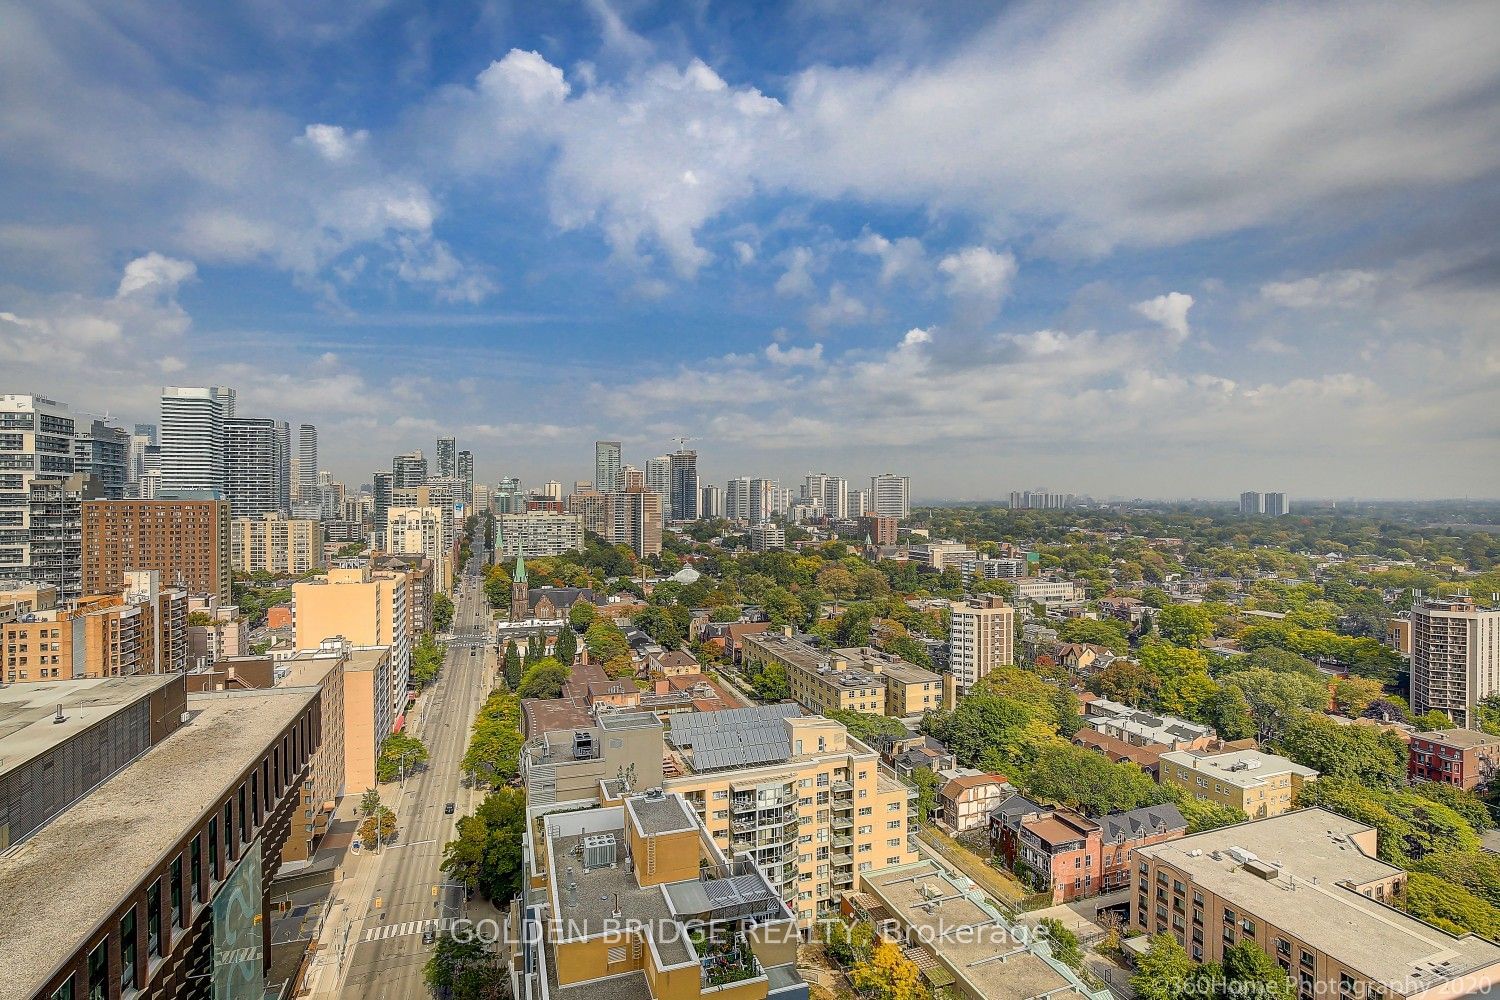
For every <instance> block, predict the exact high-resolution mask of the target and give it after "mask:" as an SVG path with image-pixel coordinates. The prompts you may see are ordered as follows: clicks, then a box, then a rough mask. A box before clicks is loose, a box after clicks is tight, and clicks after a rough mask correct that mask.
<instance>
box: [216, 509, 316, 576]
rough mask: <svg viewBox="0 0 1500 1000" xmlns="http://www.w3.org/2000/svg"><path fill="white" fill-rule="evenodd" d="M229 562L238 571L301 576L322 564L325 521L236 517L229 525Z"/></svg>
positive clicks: (266, 516) (265, 515)
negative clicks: (323, 522)
mask: <svg viewBox="0 0 1500 1000" xmlns="http://www.w3.org/2000/svg"><path fill="white" fill-rule="evenodd" d="M229 562H230V565H231V566H233V567H234V571H235V572H236V573H260V572H266V573H285V574H288V575H291V576H301V575H302V574H303V573H306V572H307V571H308V570H312V569H317V568H319V567H321V566H322V565H323V524H322V522H320V521H314V520H311V519H308V518H299V517H293V518H286V517H280V516H278V515H276V514H263V515H261V516H260V517H237V518H235V519H234V520H233V521H231V522H230V525H229Z"/></svg>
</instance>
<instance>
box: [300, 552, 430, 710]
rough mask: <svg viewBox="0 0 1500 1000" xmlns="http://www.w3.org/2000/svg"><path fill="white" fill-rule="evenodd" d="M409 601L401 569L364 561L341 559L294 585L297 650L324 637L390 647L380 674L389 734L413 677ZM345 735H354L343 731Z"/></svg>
mask: <svg viewBox="0 0 1500 1000" xmlns="http://www.w3.org/2000/svg"><path fill="white" fill-rule="evenodd" d="M407 600H408V597H407V592H406V574H405V573H397V572H385V571H378V572H377V571H375V570H372V569H371V568H370V567H369V566H368V565H365V564H363V563H359V564H351V563H340V564H337V565H335V566H333V567H332V568H330V569H329V570H328V573H327V575H326V576H324V577H323V578H322V579H314V580H303V581H300V582H298V583H296V584H293V586H292V607H293V618H294V625H295V628H294V634H293V644H294V645H295V647H296V648H297V649H299V650H304V649H317V648H319V647H320V646H321V645H322V643H323V642H324V640H327V639H339V638H341V639H343V640H345V641H346V642H348V643H349V644H350V645H352V646H368V647H389V654H388V655H389V658H390V667H389V669H388V670H386V671H384V672H383V676H384V677H385V678H387V682H388V686H387V689H386V690H385V691H384V693H383V697H384V698H385V701H386V704H387V705H388V706H389V711H390V716H389V717H390V719H391V720H392V721H391V729H390V730H388V731H387V732H394V731H396V730H399V729H400V728H401V727H402V724H403V720H404V716H405V712H406V699H407V687H408V685H409V683H410V680H411V645H412V641H413V637H412V636H411V635H410V634H409V633H408V632H407V622H408V620H409V617H408V614H407ZM374 696H376V697H379V696H381V692H378V691H377V692H375V695H374ZM346 738H349V739H352V738H353V736H352V735H351V734H350V733H346Z"/></svg>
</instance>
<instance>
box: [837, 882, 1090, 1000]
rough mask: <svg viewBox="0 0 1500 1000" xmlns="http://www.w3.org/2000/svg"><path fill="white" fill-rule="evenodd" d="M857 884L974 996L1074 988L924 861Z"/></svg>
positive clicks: (1025, 994)
mask: <svg viewBox="0 0 1500 1000" xmlns="http://www.w3.org/2000/svg"><path fill="white" fill-rule="evenodd" d="M862 883H863V885H864V891H865V892H866V893H868V894H869V895H871V896H873V897H874V898H875V899H877V900H879V901H880V903H881V904H882V905H883V906H884V907H885V908H886V910H888V911H889V912H890V914H891V915H892V916H893V917H895V918H896V919H897V920H899V921H900V922H901V923H902V924H904V925H905V926H907V927H910V928H912V929H913V930H914V931H915V932H916V935H917V937H918V938H919V939H920V940H921V941H922V943H923V944H924V945H926V947H927V948H928V949H930V950H931V951H932V952H933V954H935V955H936V956H937V957H938V959H939V961H940V962H942V963H943V964H944V965H945V966H947V967H948V968H949V969H950V970H952V971H953V973H954V974H955V975H956V976H957V977H958V978H960V979H962V980H964V981H965V982H967V983H968V984H969V985H970V986H971V987H972V989H973V990H974V991H976V992H977V993H978V994H979V995H980V996H986V997H1035V996H1040V995H1042V994H1044V993H1049V992H1051V991H1053V990H1067V989H1069V988H1070V987H1072V986H1073V985H1074V983H1073V981H1072V980H1070V979H1069V978H1068V977H1067V976H1066V975H1064V974H1063V973H1062V972H1060V971H1059V970H1058V969H1057V968H1055V967H1054V966H1053V965H1052V964H1050V963H1049V962H1047V961H1046V960H1044V959H1042V958H1041V957H1040V956H1038V955H1037V954H1035V953H1033V952H1031V951H1028V950H1027V948H1026V945H1025V943H1024V942H1023V941H1022V940H1021V939H1020V938H1019V937H1017V936H1016V934H1015V932H1014V930H1013V929H1012V928H1011V927H1010V926H1009V925H1007V924H1006V923H1005V921H1004V920H1002V919H1001V918H1000V917H999V915H998V914H996V913H994V912H992V911H991V910H989V909H988V908H987V907H985V906H981V905H980V904H979V903H978V902H976V901H975V900H974V899H973V898H972V897H970V896H969V895H968V892H967V891H966V890H965V889H964V888H962V887H961V886H959V885H958V883H956V882H955V881H954V880H953V879H951V878H950V877H949V876H948V874H947V873H946V872H944V871H943V870H942V869H941V868H939V867H938V866H936V865H934V864H933V863H932V862H930V861H923V862H921V863H919V864H916V865H909V866H907V867H904V868H897V869H894V870H892V871H889V872H879V873H876V874H874V875H865V876H862Z"/></svg>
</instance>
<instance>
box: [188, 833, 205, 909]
mask: <svg viewBox="0 0 1500 1000" xmlns="http://www.w3.org/2000/svg"><path fill="white" fill-rule="evenodd" d="M191 854H192V863H191V865H190V871H191V873H192V878H193V902H194V903H200V902H202V901H203V842H202V841H201V840H199V839H198V838H197V837H194V838H193V846H192V850H191Z"/></svg>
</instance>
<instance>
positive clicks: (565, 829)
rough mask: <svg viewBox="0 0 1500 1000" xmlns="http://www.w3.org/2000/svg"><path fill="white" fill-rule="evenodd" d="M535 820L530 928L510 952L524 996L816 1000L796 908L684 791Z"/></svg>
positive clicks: (528, 883)
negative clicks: (702, 817)
mask: <svg viewBox="0 0 1500 1000" xmlns="http://www.w3.org/2000/svg"><path fill="white" fill-rule="evenodd" d="M527 818H528V822H527V824H526V828H527V832H526V834H525V835H524V836H523V838H522V855H523V859H524V862H523V863H524V872H525V888H524V891H523V896H522V898H521V899H520V900H518V901H517V903H516V905H515V906H514V907H513V909H512V914H513V917H514V919H516V920H517V921H518V922H520V921H521V920H522V919H523V918H522V913H523V912H524V913H525V916H524V923H525V933H524V934H519V935H513V936H511V937H510V938H509V940H510V941H512V942H514V944H510V945H507V947H508V948H510V949H512V950H511V951H509V952H508V953H507V954H506V960H507V965H508V967H509V971H510V979H511V991H510V992H511V995H512V996H514V997H517V998H518V1000H565V998H567V997H603V996H610V997H619V998H631V1000H695V998H697V997H700V996H724V997H726V998H733V1000H805V997H806V996H807V986H806V984H804V983H803V982H802V980H801V977H800V976H799V975H798V972H797V964H796V963H797V945H798V942H799V937H798V934H797V929H796V925H795V922H794V920H793V917H792V913H791V911H790V910H789V909H788V908H787V907H786V905H785V903H783V902H782V901H781V900H780V899H779V898H778V897H777V895H776V892H775V890H774V888H773V887H772V885H771V884H770V882H769V881H768V880H767V878H766V874H765V872H764V871H762V870H761V869H760V868H758V867H757V866H756V865H755V864H754V863H753V862H752V861H750V860H749V859H747V858H745V857H743V856H733V855H729V854H727V853H726V852H725V851H724V850H723V849H722V848H721V847H719V846H718V845H717V844H715V843H714V841H713V840H712V839H711V838H710V837H709V836H708V835H707V834H706V832H705V831H704V829H703V826H702V824H701V822H700V821H699V819H698V817H697V816H696V815H695V814H694V813H693V810H692V809H691V808H689V807H688V805H687V804H686V802H684V800H683V798H682V796H680V795H674V794H670V793H664V792H662V791H661V790H659V789H657V790H652V791H647V792H646V793H644V794H640V795H625V796H622V797H621V798H619V799H617V800H614V801H610V802H608V803H606V804H602V805H600V806H598V807H596V808H592V809H584V810H577V811H570V812H551V813H549V812H543V811H533V812H531V813H530V814H529V815H528V817H527Z"/></svg>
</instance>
